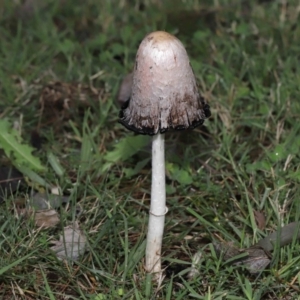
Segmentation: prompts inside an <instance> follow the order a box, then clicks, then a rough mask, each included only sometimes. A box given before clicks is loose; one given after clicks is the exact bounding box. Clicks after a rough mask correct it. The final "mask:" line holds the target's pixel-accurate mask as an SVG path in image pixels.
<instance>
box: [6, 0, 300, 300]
mask: <svg viewBox="0 0 300 300" xmlns="http://www.w3.org/2000/svg"><path fill="white" fill-rule="evenodd" d="M19 2H21V1H17V0H16V1H10V0H7V1H3V2H1V3H0V186H1V187H2V188H3V187H4V184H5V183H6V180H3V178H6V177H7V173H8V172H12V173H10V177H11V178H12V179H17V181H14V183H15V185H14V187H10V188H8V189H6V196H5V197H3V199H2V201H1V200H0V253H1V257H0V299H51V300H52V299H92V300H108V299H172V300H173V299H174V300H175V299H176V300H179V299H207V300H209V299H214V300H217V299H219V300H221V299H230V300H231V299H233V300H234V299H236V300H237V299H241V300H243V299H249V300H250V299H298V297H299V296H298V294H299V292H300V286H299V285H300V269H299V262H300V254H299V253H300V252H299V244H298V243H297V240H296V239H295V238H294V239H293V241H292V242H291V243H290V244H289V245H287V246H284V247H281V248H279V247H275V250H274V251H273V252H272V253H271V264H270V265H269V266H267V267H266V269H265V270H263V271H262V272H258V273H255V274H252V273H251V272H249V270H247V268H244V267H241V266H236V265H232V264H230V263H226V261H225V260H224V257H222V255H221V256H219V255H218V253H217V251H216V248H215V246H214V245H216V243H218V244H222V245H223V244H224V245H234V246H236V247H238V248H248V247H250V246H251V245H253V244H255V243H256V242H258V241H259V240H260V239H261V238H263V237H265V236H266V235H268V234H270V233H271V232H273V231H276V230H278V229H279V228H281V227H282V226H284V225H286V224H289V223H291V222H295V221H300V209H299V208H300V207H299V205H300V203H299V181H300V170H299V165H300V156H299V148H300V140H299V136H300V125H299V124H298V120H299V118H300V101H298V100H297V97H299V95H300V89H299V83H300V72H299V73H298V69H299V53H300V43H299V41H300V22H299V18H300V16H299V13H300V6H299V2H298V1H296V0H290V1H279V0H273V1H267V0H255V1H254V0H248V1H241V0H231V1H229V0H215V1H212V0H205V1H196V0H189V1H187V0H185V1H184V0H166V1H159V0H144V1H139V0H131V1H130V0H128V1H125V0H102V1H95V0H86V1H85V2H81V1H74V0H73V1H71V0H56V1H54V0H47V1H46V0H44V1H40V2H39V1H25V4H23V6H22V4H20V3H19ZM35 2H37V3H38V5H37V7H36V9H33V7H31V5H32V3H35ZM155 30H165V31H167V32H169V33H171V34H173V35H175V36H176V37H178V38H179V39H180V40H181V41H182V43H183V44H184V45H185V47H186V50H187V52H188V54H189V57H190V62H191V65H192V67H193V70H194V73H195V76H196V78H197V81H198V84H199V89H200V91H201V94H202V95H203V97H204V98H205V100H206V101H207V102H208V103H209V105H210V108H211V117H210V118H209V119H207V120H205V122H204V125H203V126H201V127H197V128H196V129H194V130H193V131H186V132H168V133H166V134H165V136H166V146H165V147H166V183H167V186H166V188H167V206H168V213H167V214H166V227H165V234H164V239H163V255H162V263H163V267H164V269H165V271H164V277H163V280H162V281H161V282H159V283H157V282H156V281H155V280H153V278H152V277H151V275H150V274H147V273H146V272H145V269H144V263H145V261H144V253H145V239H146V233H147V225H148V223H147V222H148V215H149V206H150V196H151V195H150V194H151V193H150V191H151V137H149V136H144V135H137V134H134V133H132V132H130V131H128V130H126V129H125V128H124V127H123V126H122V125H121V124H120V123H118V118H119V110H120V103H119V101H118V97H117V95H118V90H119V87H120V84H121V81H122V79H123V77H124V76H125V75H126V74H128V73H129V72H131V71H132V69H133V66H134V63H135V55H136V51H137V49H138V46H139V43H140V42H141V41H142V39H143V38H144V36H145V35H146V34H148V33H150V32H152V31H155ZM297 137H298V138H297ZM4 141H6V143H5V142H4ZM8 141H10V143H9V142H8ZM11 141H13V142H11ZM9 147H12V148H9ZM11 149H13V150H11ZM8 170H9V171H8ZM5 176H6V177H5ZM1 178H2V179H1ZM55 191H58V192H60V193H61V194H63V195H64V196H65V197H64V199H65V200H64V201H61V202H59V203H58V204H57V203H56V205H53V206H55V207H54V208H55V209H54V210H53V209H52V210H51V212H52V213H54V214H55V218H56V219H55V220H54V221H53V219H51V220H52V221H53V222H52V223H51V222H50V223H51V224H49V226H42V225H43V220H46V217H45V216H44V215H42V217H41V219H42V221H40V222H38V221H37V213H35V212H34V209H33V207H32V206H31V204H29V203H31V202H30V201H32V198H33V195H47V194H49V193H51V192H55ZM0 199H1V198H0ZM30 199H31V200H30ZM35 199H36V198H35ZM37 201H40V200H37ZM39 203H40V202H39ZM39 205H40V204H39ZM41 219H40V220H41ZM47 220H48V219H47ZM72 226H73V227H74V226H77V227H76V228H77V229H76V231H77V232H78V233H80V235H81V236H82V237H83V240H84V241H85V247H84V249H83V250H82V251H80V253H79V255H78V257H76V259H75V258H74V257H72V258H70V255H69V254H68V255H67V257H68V259H60V258H59V255H58V251H55V250H54V248H51V247H53V243H54V242H53V241H58V240H59V239H60V238H61V235H62V233H63V232H64V230H66V228H73V227H72ZM63 240H64V239H63ZM63 242H64V241H63ZM213 243H214V244H213ZM226 243H229V244H226ZM64 253H65V252H64ZM196 253H198V254H199V261H198V264H197V270H196V271H195V273H196V274H195V276H193V277H192V278H190V277H189V276H188V274H189V272H190V270H191V267H192V261H193V260H195V257H194V255H195V254H196ZM193 257H194V258H193Z"/></svg>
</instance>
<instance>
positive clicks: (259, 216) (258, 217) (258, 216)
mask: <svg viewBox="0 0 300 300" xmlns="http://www.w3.org/2000/svg"><path fill="white" fill-rule="evenodd" d="M254 218H255V221H256V225H257V227H258V229H260V230H263V229H265V227H266V217H265V215H264V214H263V212H261V211H258V210H254Z"/></svg>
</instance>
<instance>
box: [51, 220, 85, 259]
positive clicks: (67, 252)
mask: <svg viewBox="0 0 300 300" xmlns="http://www.w3.org/2000/svg"><path fill="white" fill-rule="evenodd" d="M52 243H53V244H54V246H52V247H51V248H50V249H51V250H52V251H54V252H55V254H56V256H57V257H58V259H60V260H63V259H66V260H72V261H76V260H77V259H78V258H79V256H80V255H81V254H83V253H84V251H85V248H86V236H85V235H84V234H83V233H82V231H81V230H80V228H79V224H78V222H77V221H75V222H74V223H73V225H69V226H66V227H64V230H63V234H62V235H61V236H60V238H59V240H58V241H54V240H53V241H52Z"/></svg>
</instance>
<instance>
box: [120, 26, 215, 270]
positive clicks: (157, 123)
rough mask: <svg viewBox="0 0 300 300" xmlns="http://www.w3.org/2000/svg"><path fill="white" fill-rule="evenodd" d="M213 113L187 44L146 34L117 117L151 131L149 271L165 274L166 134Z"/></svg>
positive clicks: (141, 130) (143, 131)
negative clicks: (195, 74) (126, 95)
mask: <svg viewBox="0 0 300 300" xmlns="http://www.w3.org/2000/svg"><path fill="white" fill-rule="evenodd" d="M209 116H210V109H209V106H208V104H206V103H205V101H204V99H203V98H202V97H201V96H200V94H199V92H198V88H197V83H196V79H195V76H194V73H193V70H192V68H191V65H190V62H189V58H188V55H187V52H186V50H185V48H184V46H183V44H182V43H181V42H180V41H179V40H178V39H177V38H176V37H175V36H173V35H171V34H169V33H167V32H164V31H157V32H153V33H150V34H148V35H147V36H146V37H145V38H144V39H143V41H142V42H141V44H140V46H139V49H138V52H137V54H136V61H135V67H134V71H133V84H132V91H131V98H130V99H129V100H128V101H127V102H126V103H125V104H124V105H123V107H122V110H121V111H120V119H119V122H120V123H121V124H122V125H124V126H125V127H126V128H127V129H129V130H132V131H134V132H137V133H140V134H148V135H151V136H153V138H152V186H151V205H150V215H149V225H148V235H147V245H146V266H145V267H146V271H147V272H150V273H161V247H162V238H163V231H164V221H165V214H166V213H167V207H166V187H165V154H164V133H165V132H167V131H169V130H185V129H193V128H195V127H197V126H199V125H201V124H203V122H204V119H205V118H208V117H209Z"/></svg>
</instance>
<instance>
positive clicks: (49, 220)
mask: <svg viewBox="0 0 300 300" xmlns="http://www.w3.org/2000/svg"><path fill="white" fill-rule="evenodd" d="M34 221H35V224H36V226H38V227H44V228H49V227H54V226H56V225H57V224H58V223H59V221H60V220H59V217H58V213H57V211H55V210H54V209H47V210H39V211H36V212H34Z"/></svg>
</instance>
